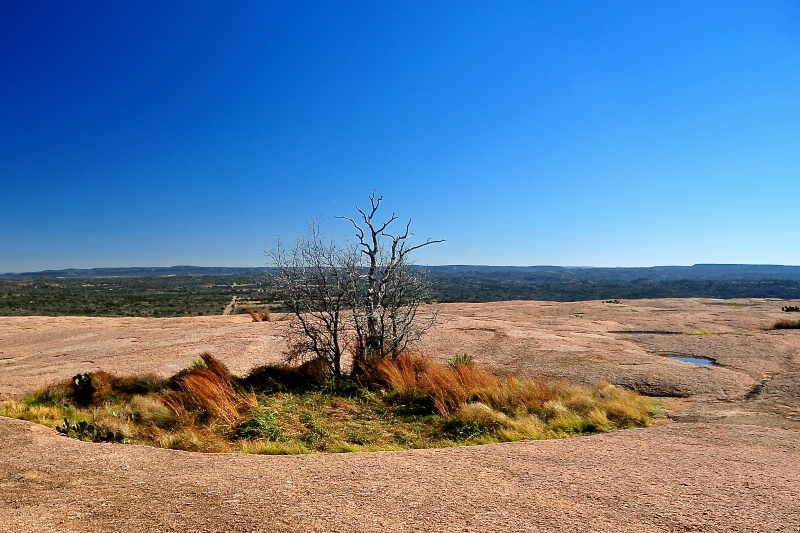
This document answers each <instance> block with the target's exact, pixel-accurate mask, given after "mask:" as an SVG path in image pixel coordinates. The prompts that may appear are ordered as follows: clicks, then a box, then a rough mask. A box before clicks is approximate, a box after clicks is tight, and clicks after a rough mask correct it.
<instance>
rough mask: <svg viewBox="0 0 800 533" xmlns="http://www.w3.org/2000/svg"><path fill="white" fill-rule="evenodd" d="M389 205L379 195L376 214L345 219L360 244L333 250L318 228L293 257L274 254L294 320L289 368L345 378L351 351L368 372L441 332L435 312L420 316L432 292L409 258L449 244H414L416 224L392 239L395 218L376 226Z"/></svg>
mask: <svg viewBox="0 0 800 533" xmlns="http://www.w3.org/2000/svg"><path fill="white" fill-rule="evenodd" d="M382 200H383V197H382V196H378V197H376V196H375V194H374V193H373V194H372V195H371V196H370V209H369V210H368V211H363V210H361V209H360V208H356V209H357V210H358V212H359V214H360V215H361V217H360V218H359V219H358V220H356V219H353V218H350V217H337V218H340V219H343V220H348V221H350V223H352V225H353V227H355V229H356V237H357V239H358V242H357V243H355V244H351V245H345V246H337V245H336V244H335V243H325V242H324V241H323V239H322V237H321V235H320V232H319V227H318V225H316V224H312V225H311V228H310V231H309V235H308V236H307V237H304V238H301V239H298V241H297V242H296V243H295V245H294V246H293V247H292V248H291V249H289V250H287V249H286V248H285V247H284V246H283V245H282V244H281V243H280V242H279V243H278V245H277V246H276V248H275V249H274V250H272V251H270V252H268V256H269V257H270V258H271V259H272V263H273V265H274V272H273V274H272V276H271V279H270V282H269V285H270V286H271V288H272V290H273V291H274V293H275V294H274V296H276V297H278V298H279V299H281V300H283V301H284V302H285V304H286V306H287V307H288V308H289V309H290V310H291V312H292V314H293V315H294V320H293V322H292V328H293V332H292V335H291V346H290V350H289V352H288V354H287V360H288V361H290V362H293V361H302V360H308V359H320V360H322V361H324V362H325V363H326V364H327V365H328V367H329V369H330V370H331V372H333V373H334V374H335V375H336V376H341V374H342V356H343V355H344V354H345V353H346V352H348V351H349V354H350V355H351V356H352V357H353V363H354V364H353V369H354V370H355V371H360V370H368V369H369V368H370V367H371V366H372V365H373V364H374V363H375V362H377V361H379V360H381V359H382V358H384V357H397V356H398V355H399V354H400V353H401V352H402V351H403V350H404V349H405V348H406V347H407V346H408V344H409V343H411V342H414V341H416V340H418V339H419V338H420V336H421V335H422V334H423V333H424V332H425V331H426V330H427V329H428V328H430V327H431V326H432V325H433V323H434V321H435V319H436V313H435V312H432V313H428V314H427V315H426V317H425V318H424V319H423V318H421V317H420V315H419V314H418V311H419V306H420V304H422V303H423V302H424V301H425V300H426V299H427V298H428V297H429V294H430V290H429V289H430V286H429V283H428V280H427V276H426V275H425V273H424V272H423V271H422V270H420V269H417V268H415V267H414V265H413V264H412V262H411V260H410V258H409V254H410V253H411V252H413V251H415V250H418V249H420V248H422V247H424V246H428V245H430V244H434V243H438V242H443V241H442V240H432V239H428V240H426V241H425V242H423V243H421V244H417V245H411V244H409V239H411V237H413V235H412V234H411V232H410V227H411V221H410V220H409V222H408V223H407V224H406V225H405V228H404V229H403V230H401V231H400V232H398V233H394V234H393V233H390V232H389V226H390V225H391V224H392V223H393V222H395V221H396V220H397V216H396V215H395V214H394V213H392V215H391V216H390V217H389V219H388V220H386V221H385V222H376V221H375V216H376V214H377V212H378V208H379V207H380V204H381V201H382Z"/></svg>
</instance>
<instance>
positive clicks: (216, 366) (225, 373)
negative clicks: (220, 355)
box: [200, 352, 233, 384]
mask: <svg viewBox="0 0 800 533" xmlns="http://www.w3.org/2000/svg"><path fill="white" fill-rule="evenodd" d="M200 359H202V360H203V362H204V363H205V364H206V368H207V369H208V370H209V371H211V373H213V374H216V375H217V376H219V377H220V378H221V379H222V380H223V381H225V382H227V383H228V384H230V383H231V379H232V378H233V376H232V375H231V371H230V370H228V367H227V366H225V364H224V363H223V362H222V361H220V360H219V359H217V358H216V357H214V356H213V355H211V354H210V353H208V352H203V353H201V354H200Z"/></svg>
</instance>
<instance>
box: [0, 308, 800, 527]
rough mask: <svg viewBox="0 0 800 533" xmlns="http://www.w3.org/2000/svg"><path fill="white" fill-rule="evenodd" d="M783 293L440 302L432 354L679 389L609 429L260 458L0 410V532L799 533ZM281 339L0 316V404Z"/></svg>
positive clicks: (798, 440) (221, 323) (236, 330)
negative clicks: (61, 427)
mask: <svg viewBox="0 0 800 533" xmlns="http://www.w3.org/2000/svg"><path fill="white" fill-rule="evenodd" d="M792 303H793V302H792ZM782 305H786V302H778V301H766V300H736V301H717V300H703V299H686V300H683V299H680V300H640V301H624V302H622V303H621V304H605V303H602V302H577V303H550V302H500V303H496V304H474V305H473V304H469V305H467V304H449V305H444V306H442V319H443V320H442V322H441V324H440V325H439V326H437V328H436V329H434V330H432V331H431V332H430V334H429V335H428V337H426V339H425V341H424V346H423V347H424V349H425V350H427V351H429V352H430V353H432V354H434V356H436V357H439V358H442V359H446V358H448V357H451V356H452V355H455V354H457V353H467V354H470V355H472V356H473V357H474V358H475V359H476V360H477V361H478V362H479V363H481V364H483V365H486V366H488V367H490V368H492V369H493V370H495V371H497V372H506V373H511V374H514V375H528V376H545V377H551V378H552V377H556V378H565V379H568V380H571V381H577V382H583V383H589V382H593V381H596V380H605V381H609V382H612V383H617V384H620V385H625V386H629V387H632V388H635V389H637V390H642V391H644V392H647V391H648V390H649V391H650V392H651V393H653V394H667V395H672V396H680V398H675V397H665V398H664V399H663V401H664V403H665V405H666V406H667V408H668V409H669V410H670V416H671V418H672V419H673V420H674V421H673V422H671V423H670V422H668V421H664V423H662V424H661V425H659V426H658V427H652V428H646V429H638V430H626V431H619V432H615V433H610V434H605V435H595V436H591V437H579V438H573V439H567V440H559V441H537V442H520V443H511V444H501V445H492V446H480V447H462V448H451V449H441V450H410V451H406V452H383V453H361V454H331V455H329V454H319V455H313V456H291V457H271V456H247V455H231V454H197V453H188V452H178V451H172V450H162V449H155V448H149V447H142V446H130V445H118V444H92V443H86V442H81V441H77V440H74V439H68V438H65V437H62V436H60V435H58V434H57V433H56V432H54V431H52V430H50V429H47V428H44V427H42V426H38V425H35V424H31V423H27V422H22V421H18V420H10V419H6V418H0V443H2V447H3V450H2V453H0V531H9V532H12V531H13V532H34V531H98V532H99V531H187V532H189V531H196V532H200V531H203V532H205V531H209V532H211V531H554V530H559V531H586V530H594V531H800V507H799V506H798V505H797V502H798V501H800V416H798V415H800V403H798V398H800V391H798V388H797V387H798V383H800V380H798V379H797V377H798V363H799V362H800V361H799V360H798V358H799V357H800V332H798V331H773V330H769V329H768V328H769V326H771V324H772V323H774V321H775V320H778V319H781V318H785V313H782V312H781V310H780V308H781V306H782ZM285 333H286V331H285V323H281V322H273V323H266V324H263V323H254V322H250V321H249V317H241V316H220V317H198V318H176V319H130V318H83V317H56V318H51V317H20V318H0V352H2V353H0V397H6V398H11V397H15V396H19V395H21V394H24V393H26V392H29V391H30V390H32V389H34V388H36V387H39V386H42V385H44V384H46V383H48V382H50V381H53V380H57V379H64V378H68V377H71V376H72V375H74V374H76V373H79V372H86V371H92V370H98V369H103V370H107V371H110V372H114V373H118V374H126V373H133V372H155V373H158V374H161V375H169V374H172V373H174V372H176V371H177V370H180V369H181V368H185V367H186V366H188V365H189V364H191V362H192V360H193V359H196V358H197V356H198V355H199V354H200V353H201V352H203V351H209V352H211V353H212V354H213V355H215V356H217V357H219V358H220V359H221V360H223V361H224V362H225V363H226V364H228V365H229V366H230V367H231V369H232V370H234V372H238V373H244V372H245V371H246V370H247V369H249V368H251V367H253V366H255V365H258V364H263V363H265V362H271V361H276V360H279V359H280V353H281V350H282V349H283V346H284V341H285V337H284V335H285ZM670 353H677V354H681V355H695V356H702V357H709V358H712V359H714V360H715V361H716V363H717V364H718V366H714V367H711V368H708V367H701V366H698V365H692V364H690V363H682V362H678V361H673V360H670V359H668V358H667V357H666V355H668V354H670Z"/></svg>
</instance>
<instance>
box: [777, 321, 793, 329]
mask: <svg viewBox="0 0 800 533" xmlns="http://www.w3.org/2000/svg"><path fill="white" fill-rule="evenodd" d="M772 329H800V320H778V321H777V322H775V324H774V325H773V326H772Z"/></svg>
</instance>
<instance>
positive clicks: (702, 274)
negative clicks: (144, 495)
mask: <svg viewBox="0 0 800 533" xmlns="http://www.w3.org/2000/svg"><path fill="white" fill-rule="evenodd" d="M419 268H424V269H425V270H427V271H429V272H430V273H431V275H433V277H434V278H450V277H456V278H459V277H461V278H485V279H494V280H498V279H505V280H518V281H526V282H532V283H567V282H576V281H606V282H608V281H619V282H630V281H681V280H687V281H758V280H783V281H800V266H785V265H722V264H720V265H715V264H698V265H692V266H655V267H619V268H599V267H562V266H546V265H543V266H522V267H520V266H489V265H441V266H426V267H419ZM268 270H269V268H267V267H200V266H187V265H179V266H171V267H118V268H68V269H63V270H43V271H39V272H20V273H8V274H0V277H2V278H37V277H48V278H78V279H80V278H108V277H150V276H220V275H228V274H230V275H241V274H263V273H265V272H267V271H268Z"/></svg>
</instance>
